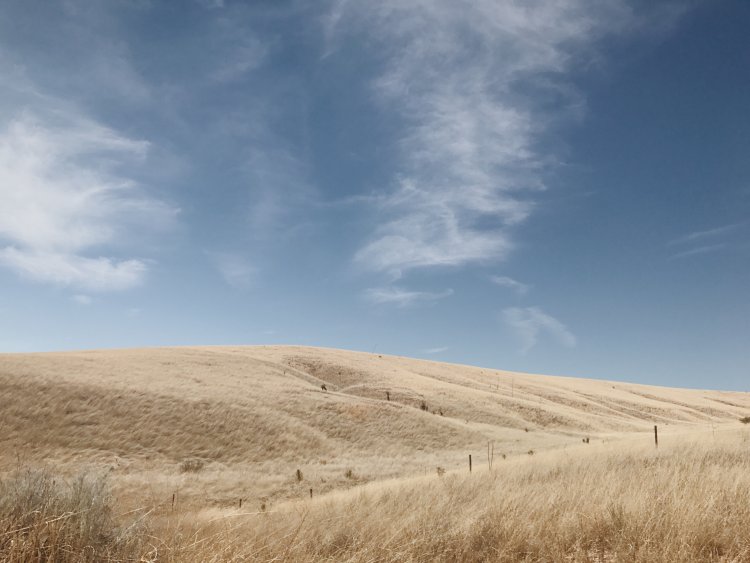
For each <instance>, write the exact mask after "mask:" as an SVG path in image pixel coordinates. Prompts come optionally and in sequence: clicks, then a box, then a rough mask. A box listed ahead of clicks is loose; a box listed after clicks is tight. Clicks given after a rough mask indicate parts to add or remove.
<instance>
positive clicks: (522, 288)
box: [490, 276, 531, 295]
mask: <svg viewBox="0 0 750 563" xmlns="http://www.w3.org/2000/svg"><path fill="white" fill-rule="evenodd" d="M490 281H491V282H492V283H494V284H495V285H498V286H500V287H506V288H508V289H511V290H513V291H515V292H516V293H517V294H518V295H526V294H527V293H528V292H529V289H531V286H529V285H527V284H525V283H523V282H520V281H518V280H514V279H513V278H511V277H508V276H492V277H491V278H490Z"/></svg>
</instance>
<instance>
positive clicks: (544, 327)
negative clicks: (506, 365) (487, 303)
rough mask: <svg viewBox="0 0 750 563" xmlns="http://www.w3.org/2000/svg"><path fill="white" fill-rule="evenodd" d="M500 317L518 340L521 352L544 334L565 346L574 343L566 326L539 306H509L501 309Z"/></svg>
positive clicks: (533, 344)
mask: <svg viewBox="0 0 750 563" xmlns="http://www.w3.org/2000/svg"><path fill="white" fill-rule="evenodd" d="M502 318H503V321H504V322H505V324H506V326H508V327H509V328H510V329H511V330H512V331H513V332H514V333H515V334H516V336H517V337H518V339H519V340H520V342H521V350H520V351H521V353H522V354H526V353H528V352H529V351H530V350H531V349H532V348H534V347H535V346H536V345H537V343H538V342H539V339H540V338H541V336H542V335H544V334H547V335H549V336H551V337H552V338H553V339H554V340H556V341H557V342H558V343H560V344H562V345H563V346H565V347H567V348H573V347H574V346H575V345H576V337H575V336H574V335H573V333H572V332H570V330H568V327H566V326H565V325H564V324H563V323H562V322H561V321H559V320H558V319H556V318H555V317H553V316H552V315H549V314H548V313H545V312H544V311H542V310H541V309H540V308H539V307H509V308H507V309H504V310H503V313H502Z"/></svg>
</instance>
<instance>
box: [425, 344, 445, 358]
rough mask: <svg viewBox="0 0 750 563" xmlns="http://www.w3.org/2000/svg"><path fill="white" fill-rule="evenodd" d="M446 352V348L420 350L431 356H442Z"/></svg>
mask: <svg viewBox="0 0 750 563" xmlns="http://www.w3.org/2000/svg"><path fill="white" fill-rule="evenodd" d="M448 350H449V348H448V346H438V347H436V348H425V349H424V350H422V352H423V353H425V354H429V355H431V356H432V355H434V354H442V353H443V352H447V351H448Z"/></svg>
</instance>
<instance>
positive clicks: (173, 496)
mask: <svg viewBox="0 0 750 563" xmlns="http://www.w3.org/2000/svg"><path fill="white" fill-rule="evenodd" d="M174 498H175V493H172V512H174Z"/></svg>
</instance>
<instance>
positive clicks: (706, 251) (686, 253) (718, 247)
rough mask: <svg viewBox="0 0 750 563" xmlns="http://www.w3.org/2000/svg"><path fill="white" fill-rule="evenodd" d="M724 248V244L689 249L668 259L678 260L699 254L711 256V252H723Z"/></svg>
mask: <svg viewBox="0 0 750 563" xmlns="http://www.w3.org/2000/svg"><path fill="white" fill-rule="evenodd" d="M726 247H727V245H726V244H725V243H719V244H706V245H703V246H697V247H695V248H691V249H690V250H685V251H683V252H678V253H677V254H673V255H672V256H670V257H669V259H670V260H679V259H680V258H689V257H690V256H698V255H701V254H711V253H713V252H718V251H720V250H723V249H724V248H726Z"/></svg>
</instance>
